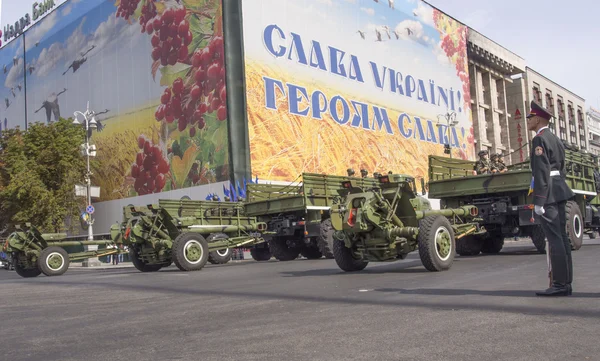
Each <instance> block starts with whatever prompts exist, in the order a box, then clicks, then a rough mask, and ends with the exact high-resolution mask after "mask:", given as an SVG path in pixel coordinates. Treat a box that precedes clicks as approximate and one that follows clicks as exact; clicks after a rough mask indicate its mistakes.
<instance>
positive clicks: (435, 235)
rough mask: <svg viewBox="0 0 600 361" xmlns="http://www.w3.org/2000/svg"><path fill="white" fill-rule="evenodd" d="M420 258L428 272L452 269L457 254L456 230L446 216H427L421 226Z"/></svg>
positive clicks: (419, 237)
mask: <svg viewBox="0 0 600 361" xmlns="http://www.w3.org/2000/svg"><path fill="white" fill-rule="evenodd" d="M419 229H420V230H419V236H418V237H417V240H418V243H419V257H421V262H422V263H423V266H425V268H426V269H427V270H428V271H431V272H439V271H445V270H448V269H450V267H451V266H452V262H453V261H454V256H455V254H456V243H455V240H454V230H453V229H452V225H451V224H450V222H449V221H448V219H447V218H446V217H444V216H440V215H434V216H427V217H425V218H423V219H422V220H421V223H420V225H419Z"/></svg>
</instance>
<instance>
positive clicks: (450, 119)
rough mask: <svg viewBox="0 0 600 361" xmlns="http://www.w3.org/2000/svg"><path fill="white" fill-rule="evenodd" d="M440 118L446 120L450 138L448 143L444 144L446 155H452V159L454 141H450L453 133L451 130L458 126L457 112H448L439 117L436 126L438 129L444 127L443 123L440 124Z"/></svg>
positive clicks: (447, 132) (447, 133)
mask: <svg viewBox="0 0 600 361" xmlns="http://www.w3.org/2000/svg"><path fill="white" fill-rule="evenodd" d="M440 117H442V118H444V119H445V120H446V135H447V137H448V143H447V144H444V153H445V154H450V158H452V145H451V144H452V140H451V139H450V137H451V134H452V133H451V132H450V128H454V127H455V126H456V124H458V120H456V112H446V114H439V115H438V116H437V118H438V122H437V124H436V127H438V128H439V127H440V126H441V125H443V123H441V122H440Z"/></svg>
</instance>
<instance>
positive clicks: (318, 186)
mask: <svg viewBox="0 0 600 361" xmlns="http://www.w3.org/2000/svg"><path fill="white" fill-rule="evenodd" d="M348 174H349V175H348V176H338V175H325V174H317V173H302V174H301V175H300V177H299V181H298V182H291V183H289V184H284V185H278V184H248V189H247V195H248V197H247V202H246V203H245V210H246V214H247V215H249V216H254V217H257V219H258V220H259V221H261V222H266V223H267V225H268V229H269V231H272V232H273V234H271V235H269V236H268V237H267V238H268V250H270V252H271V254H272V255H273V257H275V258H276V259H277V260H279V261H291V260H294V259H296V258H297V257H298V255H300V254H301V255H302V256H304V257H306V258H307V259H319V258H322V257H323V256H324V257H325V258H329V259H331V258H333V252H332V249H331V246H332V241H331V233H332V232H333V228H332V227H331V219H330V208H331V206H332V204H333V199H334V198H335V197H337V196H338V193H337V192H338V190H339V189H340V188H341V187H342V182H344V181H347V180H353V181H354V182H355V183H358V184H361V185H365V186H374V185H376V184H377V183H378V181H377V179H373V178H366V174H367V172H366V171H365V170H362V171H361V174H362V178H361V177H354V176H353V175H354V171H352V170H351V169H349V170H348ZM257 250H260V248H258V247H255V248H254V249H252V250H251V252H255V251H257ZM252 257H253V258H254V259H256V257H255V254H254V253H252Z"/></svg>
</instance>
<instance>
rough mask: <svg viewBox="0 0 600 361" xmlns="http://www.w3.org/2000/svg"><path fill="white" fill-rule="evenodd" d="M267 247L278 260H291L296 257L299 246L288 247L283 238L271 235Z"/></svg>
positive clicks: (298, 252)
mask: <svg viewBox="0 0 600 361" xmlns="http://www.w3.org/2000/svg"><path fill="white" fill-rule="evenodd" d="M269 249H270V250H271V254H272V255H273V257H275V258H276V259H278V260H280V261H292V260H295V259H296V258H298V255H299V254H300V248H297V247H294V248H290V247H288V245H287V244H286V242H285V238H279V237H273V238H271V239H270V240H269Z"/></svg>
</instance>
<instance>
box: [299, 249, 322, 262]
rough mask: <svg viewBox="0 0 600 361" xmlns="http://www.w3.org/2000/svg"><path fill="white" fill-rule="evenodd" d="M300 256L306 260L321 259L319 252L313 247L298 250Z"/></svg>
mask: <svg viewBox="0 0 600 361" xmlns="http://www.w3.org/2000/svg"><path fill="white" fill-rule="evenodd" d="M300 254H301V255H303V256H304V257H306V258H307V259H319V258H321V257H323V254H322V253H321V251H319V249H318V248H314V247H303V248H302V249H301V250H300Z"/></svg>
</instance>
